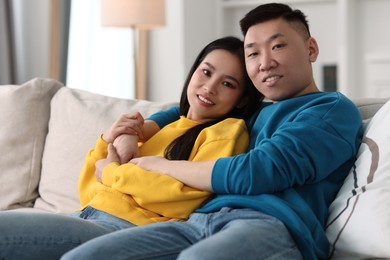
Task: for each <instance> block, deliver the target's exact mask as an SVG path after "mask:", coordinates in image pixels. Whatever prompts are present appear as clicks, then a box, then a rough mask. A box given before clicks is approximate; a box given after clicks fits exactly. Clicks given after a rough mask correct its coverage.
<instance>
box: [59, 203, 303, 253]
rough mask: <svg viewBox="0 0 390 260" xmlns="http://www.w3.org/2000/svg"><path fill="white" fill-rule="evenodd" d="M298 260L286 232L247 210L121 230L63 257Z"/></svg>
mask: <svg viewBox="0 0 390 260" xmlns="http://www.w3.org/2000/svg"><path fill="white" fill-rule="evenodd" d="M177 258H178V259H184V260H191V259H194V260H195V259H196V260H199V259H202V260H205V259H213V260H214V259H224V260H225V259H302V256H301V253H300V252H299V250H298V248H297V247H296V245H295V242H294V240H293V239H292V238H291V236H290V234H289V232H288V230H287V229H286V227H285V226H284V225H283V223H281V222H280V221H279V220H277V219H276V218H274V217H271V216H269V215H266V214H263V213H261V212H258V211H255V210H251V209H231V208H223V209H221V210H220V211H219V212H215V213H210V214H200V213H194V214H192V215H191V217H190V219H189V220H188V221H187V222H164V223H158V224H150V225H146V226H142V227H136V228H130V229H124V230H120V231H117V232H113V233H110V234H107V235H104V236H101V237H98V238H96V239H93V240H90V241H88V242H86V243H84V244H83V245H81V246H79V247H77V248H75V249H73V250H71V251H70V252H68V253H67V254H65V255H64V256H63V258H62V260H69V259H72V260H74V259H94V260H98V259H112V260H119V259H132V260H136V259H177Z"/></svg>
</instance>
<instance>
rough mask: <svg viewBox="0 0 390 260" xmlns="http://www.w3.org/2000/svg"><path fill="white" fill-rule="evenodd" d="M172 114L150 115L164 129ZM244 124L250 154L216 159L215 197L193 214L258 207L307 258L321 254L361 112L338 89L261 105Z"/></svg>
mask: <svg viewBox="0 0 390 260" xmlns="http://www.w3.org/2000/svg"><path fill="white" fill-rule="evenodd" d="M177 116H178V109H177V108H173V109H170V110H167V111H165V112H160V113H158V114H155V115H153V116H152V117H150V118H149V119H151V120H154V121H155V122H157V123H158V124H159V125H160V127H162V126H163V125H165V124H166V123H167V122H168V121H173V120H175V119H177ZM247 124H248V128H249V130H250V146H249V148H248V153H246V154H242V155H238V156H234V157H229V158H222V159H219V160H217V162H216V164H215V166H214V169H213V172H212V188H213V191H214V192H215V193H216V194H217V196H216V197H215V198H214V199H212V200H210V201H209V202H208V203H206V204H205V205H204V206H203V207H202V208H200V209H198V210H197V212H203V213H208V212H215V211H217V210H219V209H221V208H222V207H233V208H252V209H256V210H259V211H261V212H263V213H266V214H269V215H272V216H274V217H276V218H277V219H279V220H281V221H282V222H283V223H284V224H285V225H286V227H287V228H288V229H289V231H290V233H291V235H292V236H293V238H294V240H295V242H296V243H297V246H298V248H299V249H300V251H301V253H302V254H303V256H304V258H305V259H326V258H327V255H328V251H329V242H328V240H327V238H326V234H325V231H324V225H325V223H326V219H327V216H328V207H329V205H330V203H331V202H332V201H333V199H334V198H335V196H336V194H337V192H338V190H339V189H340V187H341V185H342V183H343V181H344V179H345V177H346V176H347V174H348V172H349V170H350V168H351V167H352V164H353V162H354V160H355V155H356V153H357V150H358V148H359V145H360V143H361V137H362V133H363V131H362V127H361V126H362V118H361V116H360V113H359V111H358V110H357V108H356V106H355V105H354V104H353V103H352V102H351V101H350V100H349V99H347V98H346V97H345V96H343V95H342V94H340V93H337V92H333V93H324V92H317V93H311V94H307V95H304V96H301V97H296V98H292V99H288V100H284V101H280V102H278V103H274V104H272V103H267V102H263V103H262V104H261V105H260V108H259V110H258V112H257V113H256V114H255V115H254V116H253V117H252V118H251V119H250V120H248V122H247Z"/></svg>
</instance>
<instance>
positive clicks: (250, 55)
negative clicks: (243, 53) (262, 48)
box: [248, 52, 257, 58]
mask: <svg viewBox="0 0 390 260" xmlns="http://www.w3.org/2000/svg"><path fill="white" fill-rule="evenodd" d="M256 55H257V52H252V53H249V54H248V58H250V57H255V56H256Z"/></svg>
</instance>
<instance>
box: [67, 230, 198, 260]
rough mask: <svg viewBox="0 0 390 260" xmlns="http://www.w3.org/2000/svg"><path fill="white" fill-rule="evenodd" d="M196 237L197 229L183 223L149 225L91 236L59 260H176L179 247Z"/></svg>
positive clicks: (186, 244) (190, 243) (193, 240)
mask: <svg viewBox="0 0 390 260" xmlns="http://www.w3.org/2000/svg"><path fill="white" fill-rule="evenodd" d="M199 239H200V238H199V234H198V232H197V230H196V229H195V228H194V227H193V226H192V225H189V224H188V223H186V222H164V223H158V224H150V225H146V226H141V227H134V228H128V229H123V230H119V231H116V232H112V233H110V234H107V235H104V236H101V237H98V238H95V239H92V240H90V241H88V242H86V243H84V244H83V245H81V246H79V247H77V248H75V249H73V250H71V251H70V252H68V253H67V254H65V255H64V256H63V257H62V258H61V260H73V259H94V260H99V259H102V260H105V259H115V260H120V259H132V260H136V259H156V260H157V259H160V260H161V259H176V257H177V255H178V254H179V253H180V252H181V251H182V250H183V249H185V248H187V247H189V246H190V245H192V244H193V243H194V242H196V241H197V240H199Z"/></svg>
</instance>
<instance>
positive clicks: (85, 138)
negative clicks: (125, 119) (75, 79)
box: [34, 88, 174, 213]
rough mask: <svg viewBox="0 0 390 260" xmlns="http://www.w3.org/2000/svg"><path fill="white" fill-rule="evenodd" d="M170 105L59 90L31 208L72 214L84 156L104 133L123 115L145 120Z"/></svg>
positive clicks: (80, 91)
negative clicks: (141, 116)
mask: <svg viewBox="0 0 390 260" xmlns="http://www.w3.org/2000/svg"><path fill="white" fill-rule="evenodd" d="M172 105H174V103H172V102H149V101H145V100H126V99H119V98H113V97H107V96H102V95H98V94H93V93H91V92H87V91H83V90H77V89H72V88H62V89H60V90H59V91H58V92H57V93H56V95H55V96H54V97H53V99H52V102H51V114H50V121H49V132H48V134H47V138H46V143H45V149H44V154H43V158H42V175H41V180H40V184H39V194H40V197H39V198H38V199H37V200H36V203H35V205H34V208H36V209H41V210H47V211H52V212H65V213H67V212H73V211H74V210H76V209H77V208H79V199H78V192H77V182H78V177H79V174H80V171H81V168H82V166H83V164H84V159H85V156H86V154H87V152H88V150H90V149H91V148H93V147H94V146H95V143H96V141H97V139H98V137H99V136H100V134H102V133H103V132H104V131H105V130H106V129H108V128H109V127H110V126H111V125H112V124H113V123H114V121H115V120H116V119H117V118H118V117H119V116H120V115H121V114H124V113H128V112H134V111H139V112H141V113H142V115H144V116H145V117H147V116H149V115H151V114H152V113H155V112H157V111H159V110H162V109H165V108H168V107H171V106H172Z"/></svg>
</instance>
